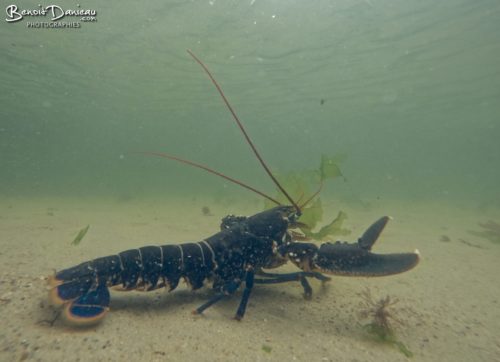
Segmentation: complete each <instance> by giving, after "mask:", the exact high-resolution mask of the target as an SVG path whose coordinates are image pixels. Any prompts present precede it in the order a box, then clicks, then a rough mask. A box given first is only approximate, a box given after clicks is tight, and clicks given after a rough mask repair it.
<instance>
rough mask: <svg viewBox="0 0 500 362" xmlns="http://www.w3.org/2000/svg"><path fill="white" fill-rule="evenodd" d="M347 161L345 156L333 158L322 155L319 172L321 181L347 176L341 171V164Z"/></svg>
mask: <svg viewBox="0 0 500 362" xmlns="http://www.w3.org/2000/svg"><path fill="white" fill-rule="evenodd" d="M344 159H345V156H332V157H329V156H327V155H321V164H320V166H319V172H320V177H321V180H322V181H323V180H327V179H334V178H336V177H343V178H344V180H345V176H344V175H343V174H342V171H341V170H340V167H339V163H340V162H342V161H343V160H344Z"/></svg>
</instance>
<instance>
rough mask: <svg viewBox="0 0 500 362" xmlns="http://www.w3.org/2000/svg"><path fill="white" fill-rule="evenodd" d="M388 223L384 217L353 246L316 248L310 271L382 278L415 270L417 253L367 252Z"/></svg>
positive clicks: (327, 245) (322, 246)
mask: <svg viewBox="0 0 500 362" xmlns="http://www.w3.org/2000/svg"><path fill="white" fill-rule="evenodd" d="M388 221H389V217H387V216H384V217H382V218H380V219H379V220H377V221H376V222H375V223H373V224H372V225H371V226H370V227H369V228H368V229H367V230H366V231H365V232H364V233H363V235H362V236H361V237H360V238H359V239H358V242H357V243H351V244H349V243H345V242H338V241H337V242H335V243H330V242H328V243H325V244H322V245H321V246H320V247H319V250H318V251H317V254H316V255H315V257H314V258H313V260H312V263H311V269H312V270H314V271H318V272H322V273H327V274H337V275H345V276H368V277H370V276H384V275H391V274H398V273H402V272H405V271H407V270H410V269H412V268H413V267H415V266H416V265H417V264H418V262H419V256H420V255H419V252H418V250H415V252H414V253H398V254H375V253H372V252H371V251H370V250H371V248H372V246H373V244H375V242H376V241H377V239H378V237H379V235H380V233H381V232H382V230H383V229H384V228H385V225H386V224H387V222H388Z"/></svg>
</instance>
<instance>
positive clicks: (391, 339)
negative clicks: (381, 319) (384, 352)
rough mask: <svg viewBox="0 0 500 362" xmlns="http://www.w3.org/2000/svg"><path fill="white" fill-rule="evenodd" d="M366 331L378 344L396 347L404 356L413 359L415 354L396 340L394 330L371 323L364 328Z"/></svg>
mask: <svg viewBox="0 0 500 362" xmlns="http://www.w3.org/2000/svg"><path fill="white" fill-rule="evenodd" d="M363 328H364V330H365V331H367V332H368V334H369V335H370V336H371V338H372V339H373V340H374V341H376V342H378V343H383V344H388V345H392V346H394V347H396V348H397V349H398V350H399V351H400V352H401V353H402V354H404V355H405V356H406V357H408V358H411V357H413V352H412V351H410V350H409V349H408V347H406V345H405V344H404V343H403V342H401V341H399V340H398V339H397V338H396V335H395V334H394V332H393V331H392V329H390V330H387V329H385V328H383V327H381V326H379V325H377V324H376V323H369V324H366V325H364V326H363Z"/></svg>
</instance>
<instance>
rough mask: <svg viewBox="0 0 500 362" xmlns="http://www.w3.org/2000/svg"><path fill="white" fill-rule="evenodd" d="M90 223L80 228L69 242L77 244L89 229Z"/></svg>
mask: <svg viewBox="0 0 500 362" xmlns="http://www.w3.org/2000/svg"><path fill="white" fill-rule="evenodd" d="M89 228H90V225H87V226H86V227H84V228H83V229H81V230H80V231H79V232H78V234H77V235H76V237H75V239H74V240H73V241H72V242H71V244H72V245H78V244H80V242H81V241H82V239H83V238H84V237H85V235H86V234H87V231H89Z"/></svg>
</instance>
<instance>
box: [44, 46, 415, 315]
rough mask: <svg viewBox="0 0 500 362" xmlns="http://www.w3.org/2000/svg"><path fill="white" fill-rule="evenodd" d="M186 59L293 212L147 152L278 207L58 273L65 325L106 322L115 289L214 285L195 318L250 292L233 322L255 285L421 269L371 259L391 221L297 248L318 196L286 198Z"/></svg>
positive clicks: (53, 291) (53, 286)
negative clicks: (285, 268) (198, 236)
mask: <svg viewBox="0 0 500 362" xmlns="http://www.w3.org/2000/svg"><path fill="white" fill-rule="evenodd" d="M188 53H189V54H190V55H191V56H192V57H193V58H194V60H195V61H196V62H198V63H199V64H200V65H201V67H202V68H203V69H204V71H205V72H206V73H207V75H208V76H209V78H210V79H211V81H212V83H213V84H214V85H215V87H216V88H217V91H218V92H219V94H220V95H221V97H222V99H223V101H224V103H225V104H226V106H227V108H228V109H229V111H230V112H231V114H232V116H233V118H234V120H235V121H236V123H237V125H238V126H239V128H240V130H241V131H242V133H243V135H244V136H245V139H246V141H247V143H248V144H249V145H250V147H251V148H252V150H253V152H254V154H255V155H256V157H257V159H258V160H259V162H260V163H261V165H262V166H263V168H264V169H265V171H266V172H267V174H268V175H269V176H270V178H271V179H272V180H273V182H274V183H275V184H276V185H277V187H278V188H279V189H280V190H281V192H282V193H283V194H284V195H285V197H286V198H287V199H288V200H289V201H290V203H291V205H290V206H288V205H281V204H280V203H279V202H278V201H276V200H275V199H273V198H272V197H270V196H268V195H266V194H264V193H262V192H260V191H258V190H256V189H255V188H253V187H251V186H249V185H247V184H244V183H243V182H241V181H239V180H236V179H234V178H231V177H229V176H226V175H224V174H221V173H220V172H217V171H215V170H212V169H211V168H209V167H207V166H205V165H202V164H198V163H195V162H192V161H188V160H185V159H182V158H179V157H176V156H172V155H169V154H165V153H157V152H145V153H146V154H149V155H154V156H159V157H163V158H167V159H171V160H174V161H178V162H181V163H185V164H188V165H191V166H194V167H197V168H201V169H203V170H205V171H208V172H210V173H213V174H216V175H218V176H220V177H223V178H225V179H227V180H229V181H231V182H233V183H236V184H238V185H240V186H243V187H245V188H247V189H249V190H251V191H253V192H256V193H258V194H259V195H261V196H263V197H265V198H267V199H269V200H271V201H272V202H274V203H276V204H278V206H276V207H274V208H271V209H269V210H266V211H263V212H260V213H257V214H255V215H252V216H248V217H246V216H235V215H229V216H226V217H225V218H223V219H222V222H221V225H220V231H219V232H217V233H216V234H214V235H212V236H210V237H208V238H206V239H204V240H202V241H199V242H192V243H184V244H178V245H162V246H145V247H140V248H137V249H131V250H126V251H123V252H121V253H118V254H116V255H111V256H105V257H101V258H97V259H94V260H91V261H87V262H84V263H81V264H79V265H77V266H74V267H70V268H68V269H63V270H61V271H58V272H56V273H54V275H52V276H50V277H49V285H50V292H49V295H50V299H51V301H52V302H53V303H54V304H56V305H61V306H63V315H64V317H65V319H66V320H68V321H70V322H73V323H75V324H78V325H87V324H93V323H96V322H98V321H100V320H102V319H103V318H104V316H105V315H106V314H107V312H108V311H109V303H110V293H109V288H110V287H114V288H115V289H121V290H125V291H128V290H141V291H151V290H154V289H158V288H161V287H166V288H168V289H169V291H171V290H173V289H175V288H176V287H177V286H178V284H179V281H180V280H181V279H184V280H185V281H186V283H187V284H188V285H189V286H190V287H191V288H192V289H193V290H194V289H199V288H201V287H202V286H203V285H204V283H205V282H206V281H209V282H210V283H211V284H212V287H213V289H214V290H215V292H216V293H215V294H214V295H213V297H211V298H210V299H209V300H208V301H207V302H206V303H204V304H203V305H201V306H200V307H198V308H197V309H195V310H194V311H193V312H194V313H196V314H200V313H202V312H203V311H204V310H205V309H207V308H208V307H210V306H211V305H213V304H215V303H217V302H218V301H220V300H222V299H223V298H225V297H227V296H230V295H232V294H234V293H235V292H236V291H237V290H238V289H239V288H240V287H241V286H242V285H244V289H243V292H242V295H241V300H240V304H239V306H238V309H237V311H236V315H235V318H236V319H238V320H240V319H241V318H242V317H243V315H244V314H245V310H246V306H247V303H248V300H249V297H250V293H251V291H252V288H253V286H254V284H277V283H284V282H291V281H299V282H300V283H301V285H302V287H303V289H304V296H305V297H306V298H307V297H310V296H311V293H312V288H311V286H310V285H309V282H308V280H307V278H315V279H318V280H320V281H323V282H324V281H328V280H330V278H329V277H327V276H325V275H323V273H325V274H331V275H344V276H384V275H392V274H398V273H402V272H404V271H407V270H409V269H412V268H413V267H414V266H415V265H417V263H418V261H419V253H418V251H415V252H413V253H399V254H374V253H372V252H371V248H372V246H373V244H374V243H375V242H376V241H377V239H378V237H379V235H380V233H381V232H382V231H383V229H384V227H385V226H386V224H387V222H388V220H389V217H387V216H385V217H382V218H380V219H379V220H378V221H376V222H375V223H373V224H372V225H371V226H370V227H369V228H368V229H367V230H366V231H365V232H364V234H363V235H362V236H361V237H360V238H359V239H358V241H357V242H355V243H347V242H338V241H337V242H335V243H332V242H327V243H324V244H322V245H320V246H319V247H318V246H316V245H315V244H313V243H306V242H301V241H297V238H298V232H297V231H296V230H297V228H298V226H300V225H301V224H300V221H299V218H300V216H301V209H302V208H304V207H305V205H306V204H307V203H308V202H309V201H310V200H311V199H312V198H313V197H314V196H315V195H316V194H317V193H315V194H314V195H313V196H312V197H311V198H309V200H307V201H306V202H305V203H303V204H302V205H301V206H299V205H298V204H297V203H296V202H295V201H294V200H293V199H292V198H291V197H290V196H289V195H288V193H287V192H286V190H284V189H283V187H282V186H281V185H280V183H279V182H278V181H277V180H276V178H275V177H274V176H273V174H272V173H271V171H270V170H269V168H268V166H267V165H266V163H265V162H264V160H263V159H262V157H261V156H260V154H259V152H258V151H257V149H256V147H255V146H254V144H253V142H252V141H251V139H250V137H249V136H248V134H247V132H246V130H245V128H244V127H243V124H242V123H241V121H240V120H239V118H238V117H237V115H236V113H235V112H234V110H233V108H232V107H231V105H230V104H229V102H228V100H227V98H226V96H225V95H224V93H223V91H222V89H221V87H220V86H219V84H218V83H217V81H216V80H215V79H214V77H213V76H212V74H211V73H210V71H209V70H208V68H207V67H206V66H205V64H203V63H202V62H201V61H200V60H199V59H198V58H197V57H196V56H195V55H194V54H193V53H192V52H191V51H189V50H188ZM320 189H321V186H320ZM318 192H319V190H318ZM294 229H295V230H294ZM288 261H290V262H292V263H293V264H295V265H296V266H297V267H298V268H299V269H301V271H298V272H295V273H286V274H278V273H269V272H267V271H266V270H269V269H274V268H277V267H279V266H281V265H283V264H285V263H287V262H288Z"/></svg>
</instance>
